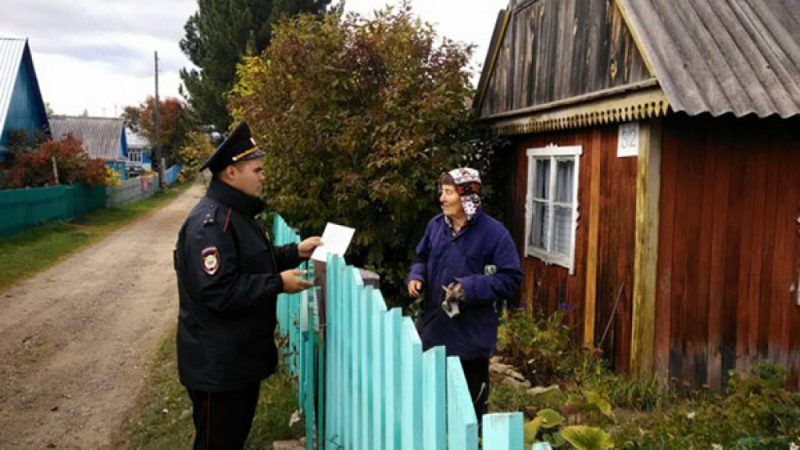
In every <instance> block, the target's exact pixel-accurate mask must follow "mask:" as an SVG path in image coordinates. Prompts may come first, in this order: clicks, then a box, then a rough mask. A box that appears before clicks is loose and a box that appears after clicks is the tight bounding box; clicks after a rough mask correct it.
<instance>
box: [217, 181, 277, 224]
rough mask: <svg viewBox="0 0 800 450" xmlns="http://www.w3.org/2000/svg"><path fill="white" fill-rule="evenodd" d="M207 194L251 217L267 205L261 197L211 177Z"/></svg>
mask: <svg viewBox="0 0 800 450" xmlns="http://www.w3.org/2000/svg"><path fill="white" fill-rule="evenodd" d="M206 196H207V197H208V198H210V199H212V200H216V201H218V202H220V203H222V204H224V205H227V206H230V207H231V208H233V209H235V210H236V211H239V212H240V213H242V214H244V215H247V216H251V217H252V216H255V215H256V214H258V213H260V212H261V211H263V210H264V208H265V207H266V204H265V203H264V201H263V200H261V199H260V198H258V197H253V196H252V195H248V194H245V193H244V192H242V191H240V190H238V189H236V188H235V187H233V186H231V185H229V184H228V183H225V182H224V181H220V180H218V179H216V178H212V179H211V184H210V185H209V186H208V191H207V192H206Z"/></svg>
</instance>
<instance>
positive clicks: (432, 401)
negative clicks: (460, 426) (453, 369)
mask: <svg viewBox="0 0 800 450" xmlns="http://www.w3.org/2000/svg"><path fill="white" fill-rule="evenodd" d="M445 356H446V353H445V348H444V347H441V346H439V347H433V348H430V349H428V350H427V351H426V352H425V353H423V354H422V441H423V442H422V447H423V448H424V449H425V450H444V449H445V448H447V441H446V439H445V438H446V435H447V434H446V433H445V432H444V430H446V429H447V428H446V427H447V422H446V415H445V410H446V408H447V403H446V401H445V391H446V384H445ZM376 448H378V447H376ZM487 448H490V447H487Z"/></svg>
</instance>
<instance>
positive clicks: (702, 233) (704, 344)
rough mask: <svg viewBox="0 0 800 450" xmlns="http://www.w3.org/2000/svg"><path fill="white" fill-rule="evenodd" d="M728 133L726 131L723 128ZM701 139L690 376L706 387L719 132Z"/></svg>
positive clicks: (702, 130) (705, 129) (702, 131)
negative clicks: (716, 144)
mask: <svg viewBox="0 0 800 450" xmlns="http://www.w3.org/2000/svg"><path fill="white" fill-rule="evenodd" d="M720 128H721V129H724V127H720ZM697 134H699V135H700V136H697V137H696V142H697V143H698V145H700V148H701V150H700V152H698V154H700V155H702V158H698V165H700V164H701V162H702V167H703V175H702V178H701V180H700V183H701V189H700V190H699V191H698V192H697V195H698V199H699V200H700V203H699V204H700V210H699V211H698V212H697V216H699V218H700V222H699V227H698V231H697V233H696V235H697V236H699V240H698V243H697V246H696V254H697V256H696V260H697V266H695V267H693V268H692V269H691V271H690V272H691V273H693V274H694V276H693V277H690V278H689V286H687V287H688V288H689V289H690V290H689V293H690V298H692V299H693V300H690V301H691V302H692V303H693V304H694V310H695V320H694V321H693V322H692V326H691V330H692V331H691V334H692V336H693V338H692V349H691V358H692V359H693V363H694V370H693V372H692V373H690V374H689V380H691V382H692V384H693V385H694V386H701V385H705V384H707V382H708V340H709V291H710V286H709V281H710V277H711V264H712V261H711V242H712V236H713V232H714V228H713V227H714V185H715V184H716V170H717V161H716V152H715V151H714V150H715V144H714V140H715V138H716V132H715V133H714V134H712V133H711V132H710V131H709V128H708V127H702V128H700V129H699V130H698V133H697Z"/></svg>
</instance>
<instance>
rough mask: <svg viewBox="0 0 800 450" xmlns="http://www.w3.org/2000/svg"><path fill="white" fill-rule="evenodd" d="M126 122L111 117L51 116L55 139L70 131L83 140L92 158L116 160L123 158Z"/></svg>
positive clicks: (51, 126) (51, 127) (84, 146)
mask: <svg viewBox="0 0 800 450" xmlns="http://www.w3.org/2000/svg"><path fill="white" fill-rule="evenodd" d="M124 126H125V122H124V121H123V120H122V119H118V118H109V117H69V116H55V117H51V118H50V131H51V132H52V133H53V139H61V138H63V137H64V136H66V135H67V134H68V133H72V135H73V136H75V137H76V138H78V139H80V140H81V141H83V148H85V149H86V152H87V153H88V154H89V156H90V157H92V158H101V159H105V160H115V159H120V158H122V150H121V149H120V145H121V142H122V130H123V127H124Z"/></svg>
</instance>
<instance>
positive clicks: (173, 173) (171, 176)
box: [164, 164, 182, 184]
mask: <svg viewBox="0 0 800 450" xmlns="http://www.w3.org/2000/svg"><path fill="white" fill-rule="evenodd" d="M181 167H182V165H181V164H173V165H172V166H170V167H169V169H166V170H164V183H166V184H172V183H174V182H176V181H178V175H180V173H181Z"/></svg>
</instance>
